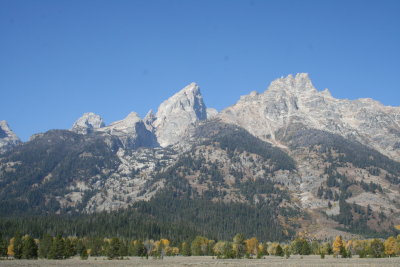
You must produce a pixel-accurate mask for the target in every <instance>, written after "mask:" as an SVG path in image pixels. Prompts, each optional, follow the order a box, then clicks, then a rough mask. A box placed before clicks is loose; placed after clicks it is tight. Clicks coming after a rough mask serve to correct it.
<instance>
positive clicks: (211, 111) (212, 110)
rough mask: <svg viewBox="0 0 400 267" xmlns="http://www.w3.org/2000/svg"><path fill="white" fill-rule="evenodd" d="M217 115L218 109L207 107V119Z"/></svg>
mask: <svg viewBox="0 0 400 267" xmlns="http://www.w3.org/2000/svg"><path fill="white" fill-rule="evenodd" d="M217 115H218V110H216V109H215V108H207V120H211V119H213V118H215V117H217Z"/></svg>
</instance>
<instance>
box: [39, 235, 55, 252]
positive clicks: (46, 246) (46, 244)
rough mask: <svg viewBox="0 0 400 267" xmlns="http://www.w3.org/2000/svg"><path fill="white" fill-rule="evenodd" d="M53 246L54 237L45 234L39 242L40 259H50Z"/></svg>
mask: <svg viewBox="0 0 400 267" xmlns="http://www.w3.org/2000/svg"><path fill="white" fill-rule="evenodd" d="M52 244H53V237H52V236H50V235H49V234H44V235H43V237H42V239H40V242H39V253H38V254H39V255H38V256H39V258H48V254H49V252H50V248H51V246H52Z"/></svg>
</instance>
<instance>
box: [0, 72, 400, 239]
mask: <svg viewBox="0 0 400 267" xmlns="http://www.w3.org/2000/svg"><path fill="white" fill-rule="evenodd" d="M399 184H400V107H389V106H384V105H382V104H381V103H379V102H377V101H375V100H373V99H358V100H347V99H336V98H334V97H332V95H331V94H330V92H329V90H328V89H325V90H323V91H318V90H317V89H316V88H315V87H314V86H313V84H312V82H311V80H310V78H309V76H308V74H305V73H300V74H297V75H295V76H293V75H288V76H287V77H282V78H279V79H277V80H275V81H273V82H272V83H271V84H270V86H269V87H268V89H267V90H266V91H265V92H263V93H257V92H251V93H250V94H249V95H245V96H241V97H240V99H239V101H238V102H237V103H236V104H234V105H232V106H230V107H228V108H226V109H224V110H222V111H220V112H218V111H217V110H215V109H213V108H207V107H206V105H205V103H204V100H203V97H202V95H201V92H200V88H199V86H198V85H197V84H195V83H191V84H189V85H188V86H186V87H184V88H183V89H182V90H180V91H179V92H178V93H176V94H175V95H173V96H172V97H170V98H169V99H167V100H165V101H164V102H163V103H161V104H160V106H159V108H158V110H157V112H156V113H154V112H153V111H151V110H150V111H149V112H148V114H147V115H146V116H145V118H143V119H142V118H140V117H139V116H138V114H137V113H135V112H131V113H130V114H128V116H127V117H126V118H124V119H122V120H120V121H116V122H113V123H111V124H109V125H105V123H104V121H103V119H102V118H101V116H99V115H97V114H94V113H85V114H83V116H82V117H81V118H79V119H78V120H77V121H76V122H75V123H74V124H73V126H72V128H71V129H69V130H50V131H48V132H45V133H39V134H35V135H33V136H32V137H31V138H30V140H29V141H28V142H21V141H20V140H19V138H18V137H17V136H16V135H15V134H14V133H13V132H12V131H11V130H10V128H9V127H8V125H7V123H6V122H5V121H0V214H1V215H2V216H11V215H18V214H36V215H42V214H71V213H78V214H82V213H85V214H92V213H98V212H101V211H118V210H124V209H128V208H132V207H134V208H135V209H136V210H141V212H144V213H146V214H147V215H148V214H151V215H152V216H154V217H156V218H158V217H157V216H161V214H164V213H163V211H159V212H158V213H156V212H155V211H154V210H157V209H151V211H150V209H148V210H146V209H144V208H143V207H144V206H145V205H150V204H148V203H154V202H155V201H156V200H157V199H165V197H166V195H168V196H169V197H170V198H168V199H170V200H171V199H173V200H171V201H173V202H171V203H174V204H173V205H175V206H174V207H172V206H170V207H164V208H165V209H171V210H172V211H173V213H174V214H175V216H173V217H171V218H170V220H171V221H174V222H176V221H177V220H179V221H184V222H186V221H185V220H187V223H188V224H189V223H193V222H189V221H190V220H191V219H190V218H187V217H185V215H184V214H183V213H182V212H183V210H185V209H183V208H182V209H177V208H176V207H177V206H179V205H181V204H179V203H181V202H182V203H183V202H185V201H186V202H187V201H195V200H196V201H197V200H201V201H207V203H208V204H207V205H209V207H210V210H212V209H213V207H214V206H213V205H219V204H218V203H220V204H223V205H227V206H228V207H229V205H245V206H246V207H247V208H246V209H248V210H250V211H252V212H254V213H251V214H252V215H251V216H255V217H257V218H259V219H255V218H253V219H252V220H251V222H252V223H253V224H254V225H249V229H253V230H254V231H260V229H257V225H261V224H260V221H262V220H263V221H264V222H268V225H274V227H273V228H274V229H279V230H276V231H280V233H281V235H282V236H283V237H287V238H290V236H291V235H293V234H294V233H295V232H299V231H306V232H308V233H312V235H313V236H314V237H315V238H318V239H324V238H330V237H332V236H335V235H338V234H342V235H365V234H367V233H378V234H379V233H393V231H395V227H394V226H395V225H398V224H400V200H399V198H398V197H397V196H398V193H399V189H400V187H399ZM171 192H173V194H170V193H171ZM138 203H140V206H139V204H138ZM157 203H160V202H157ZM135 205H136V206H135ZM143 205H144V206H143ZM159 205H161V207H163V206H162V203H161V204H159ZM228 209H229V208H228ZM186 211H187V210H186ZM210 212H211V211H210ZM206 213H207V212H205V214H204V216H207V214H206ZM231 215H232V216H233V214H231ZM193 216H196V215H193ZM221 216H222V215H221ZM227 216H228V215H227ZM229 216H230V215H229ZM237 216H239V217H240V216H244V215H242V214H239V215H237ZM229 218H230V217H229ZM229 218H227V220H230V219H229ZM203 219H204V218H203ZM204 220H205V221H203V224H205V225H206V224H207V223H211V221H207V220H211V219H207V220H206V219H204ZM238 220H239V219H238ZM225 223H229V222H228V221H227V222H225ZM199 224H201V223H199ZM193 225H194V226H193V227H197V226H196V224H195V223H193ZM204 227H205V228H204ZM204 227H203V228H202V229H206V226H204ZM259 227H261V226H259ZM249 231H250V232H249V234H250V233H251V230H249ZM280 237H281V236H279V238H280Z"/></svg>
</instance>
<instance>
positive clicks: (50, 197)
mask: <svg viewBox="0 0 400 267" xmlns="http://www.w3.org/2000/svg"><path fill="white" fill-rule="evenodd" d="M108 144H111V145H108ZM108 144H107V143H106V140H105V139H104V138H103V137H102V136H100V135H95V134H93V135H86V136H84V135H80V134H76V133H73V132H70V131H63V130H52V131H49V132H46V133H44V134H41V135H38V136H37V137H36V138H34V139H33V140H32V141H29V142H27V143H25V144H23V145H21V146H19V147H17V148H16V149H14V150H13V151H11V152H10V153H8V154H6V155H5V156H4V157H3V158H1V159H0V160H1V162H2V163H5V164H2V166H3V167H2V169H1V170H0V214H8V213H14V212H24V213H26V212H30V213H37V212H39V213H40V212H42V211H53V212H54V211H57V210H58V209H59V206H58V203H57V201H55V199H54V198H55V197H56V196H63V195H64V194H65V193H67V192H68V185H70V183H71V182H73V181H76V180H84V179H88V178H89V177H93V176H95V175H100V176H104V174H103V172H102V170H103V169H111V170H113V169H114V168H115V167H116V166H117V164H118V158H117V157H116V156H115V153H114V151H113V149H116V148H117V147H118V141H117V140H115V139H112V138H111V139H109V140H108ZM104 178H106V177H104Z"/></svg>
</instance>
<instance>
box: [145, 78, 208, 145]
mask: <svg viewBox="0 0 400 267" xmlns="http://www.w3.org/2000/svg"><path fill="white" fill-rule="evenodd" d="M206 119H207V110H206V105H205V104H204V101H203V97H202V95H201V93H200V88H199V86H198V85H197V84H195V83H191V84H189V85H188V86H186V87H185V88H183V89H182V90H181V91H179V92H178V93H176V94H175V95H173V96H172V97H170V98H169V99H167V100H166V101H164V102H163V103H161V105H160V106H159V108H158V111H157V113H156V115H155V120H154V121H153V123H152V126H153V127H154V131H155V133H156V136H157V140H158V142H159V144H160V145H161V146H162V147H165V146H168V145H172V144H175V143H177V142H178V141H179V140H180V138H181V137H182V136H183V134H184V133H185V131H186V129H187V128H188V127H190V126H193V125H194V124H195V123H196V122H198V121H202V120H206Z"/></svg>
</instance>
